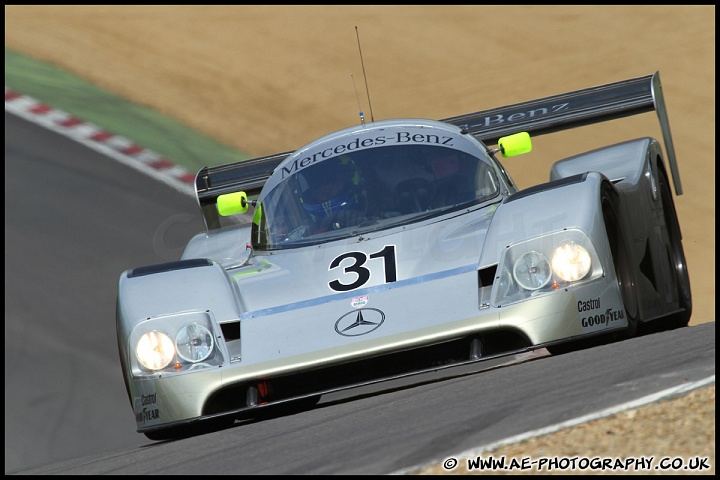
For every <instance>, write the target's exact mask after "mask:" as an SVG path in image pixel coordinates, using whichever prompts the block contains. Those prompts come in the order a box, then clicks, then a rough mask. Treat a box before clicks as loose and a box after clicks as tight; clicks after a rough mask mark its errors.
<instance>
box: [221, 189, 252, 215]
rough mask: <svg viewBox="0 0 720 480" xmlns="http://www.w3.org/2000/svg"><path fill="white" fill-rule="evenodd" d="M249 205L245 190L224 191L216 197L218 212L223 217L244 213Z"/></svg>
mask: <svg viewBox="0 0 720 480" xmlns="http://www.w3.org/2000/svg"><path fill="white" fill-rule="evenodd" d="M249 207H250V202H248V198H247V194H246V193H245V192H233V193H225V194H223V195H218V197H217V209H218V213H219V214H220V215H222V216H223V217H227V216H230V215H237V214H238V213H245V212H247V211H248V208H249Z"/></svg>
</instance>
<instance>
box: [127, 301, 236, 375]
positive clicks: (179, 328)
mask: <svg viewBox="0 0 720 480" xmlns="http://www.w3.org/2000/svg"><path fill="white" fill-rule="evenodd" d="M221 339H222V331H221V329H220V326H219V325H218V324H217V322H216V321H215V319H214V317H213V314H212V312H210V310H205V311H191V312H179V313H172V314H169V315H160V316H157V317H147V318H146V319H145V320H143V321H141V322H139V323H138V324H137V325H135V327H134V328H133V330H132V331H131V332H130V337H129V338H128V344H129V345H131V348H133V350H134V352H135V356H134V358H131V359H130V360H131V362H132V364H131V367H130V368H131V371H132V373H133V375H134V376H136V377H143V376H155V375H158V374H163V375H175V374H182V373H186V372H190V371H195V372H197V371H199V370H202V369H205V368H214V367H218V366H220V365H222V364H223V363H224V362H225V359H226V358H227V348H226V346H225V343H224V342H223V341H222V340H221Z"/></svg>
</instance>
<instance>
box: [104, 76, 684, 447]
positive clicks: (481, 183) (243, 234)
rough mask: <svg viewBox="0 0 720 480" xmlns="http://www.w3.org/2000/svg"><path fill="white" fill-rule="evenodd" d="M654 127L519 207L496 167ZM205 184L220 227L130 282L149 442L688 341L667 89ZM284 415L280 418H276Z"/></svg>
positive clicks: (642, 88) (319, 152)
mask: <svg viewBox="0 0 720 480" xmlns="http://www.w3.org/2000/svg"><path fill="white" fill-rule="evenodd" d="M652 111H656V112H657V115H658V118H659V121H660V125H661V127H662V134H663V139H664V144H665V152H666V153H667V159H665V158H664V155H663V149H662V147H661V144H660V143H659V142H658V140H656V139H653V138H649V137H642V138H637V139H633V140H628V141H626V142H623V143H619V144H615V145H609V146H607V147H603V148H600V149H597V150H593V151H590V152H587V153H583V154H581V155H575V156H572V157H570V158H566V159H563V160H559V161H557V162H556V163H554V164H553V166H552V168H551V171H550V176H549V181H548V182H547V183H543V184H540V185H535V186H533V187H530V188H527V189H525V190H518V188H517V187H516V185H515V184H514V183H513V181H512V179H511V178H510V176H509V175H508V173H507V172H506V171H505V169H504V168H503V165H502V164H501V163H500V161H499V160H498V157H499V156H500V157H512V156H515V155H519V154H522V153H525V152H527V151H529V150H530V149H531V148H532V146H531V140H530V134H532V135H542V134H549V133H552V132H555V131H558V130H561V129H567V128H572V127H577V126H581V125H588V124H591V123H595V122H602V121H606V120H611V119H615V118H619V117H623V116H628V115H634V114H639V113H646V112H652ZM361 120H362V121H361V124H360V125H358V126H354V127H351V128H346V129H343V130H340V131H338V132H335V133H331V134H329V135H327V136H324V137H322V138H320V139H318V140H315V141H313V142H312V143H309V144H308V145H305V146H304V147H302V148H300V149H299V150H297V151H294V152H285V153H280V154H277V155H271V156H267V157H261V158H256V159H253V160H249V161H243V162H238V163H233V164H229V165H223V166H217V167H205V168H203V169H202V170H200V172H199V173H198V175H197V177H196V182H195V186H196V193H197V200H198V203H199V206H200V209H201V211H202V215H203V217H204V220H205V223H206V226H207V231H205V232H202V233H199V234H198V235H196V236H195V237H194V238H192V239H191V241H190V242H189V244H188V245H187V247H186V249H185V251H184V253H183V255H182V258H181V259H180V260H178V261H174V262H170V263H163V264H157V265H150V266H143V267H138V268H133V269H131V270H127V271H125V272H123V273H122V275H121V276H120V280H119V285H118V298H117V335H118V345H119V353H120V363H121V365H122V371H123V375H124V379H125V384H126V386H127V392H128V396H129V399H130V403H131V406H132V408H133V411H134V413H135V415H136V420H137V430H138V432H142V433H144V434H145V435H146V436H147V437H148V438H151V439H163V438H172V437H181V436H186V435H192V434H196V433H198V432H202V431H207V430H206V429H207V428H211V429H215V428H218V427H219V426H221V425H223V424H225V423H231V422H233V421H234V420H235V419H236V418H238V417H242V416H252V415H256V414H260V413H261V412H265V413H267V412H268V411H272V408H275V407H278V406H290V405H294V406H298V405H302V406H303V408H307V406H308V405H312V404H313V403H315V402H317V401H318V400H319V398H320V396H321V395H323V394H326V393H328V392H335V391H338V390H342V389H347V388H351V387H356V386H359V385H367V384H370V383H374V382H379V381H383V380H387V379H393V378H398V377H406V376H410V375H412V374H416V373H421V372H429V371H434V370H437V369H440V368H449V367H453V366H457V365H464V364H468V363H470V362H481V361H484V360H487V359H491V358H497V357H498V356H504V355H511V354H518V353H521V352H525V351H529V350H533V349H538V348H541V347H544V348H547V349H548V350H549V351H550V352H551V353H553V354H556V353H562V352H566V351H569V350H572V349H576V348H579V347H582V346H586V345H587V342H588V341H607V340H608V339H609V340H617V339H621V338H627V337H631V336H633V335H635V334H636V332H637V331H638V328H643V327H644V326H646V325H649V324H650V322H653V323H658V322H659V323H662V324H664V325H665V328H676V327H681V326H685V325H687V324H688V321H689V319H690V313H691V310H692V300H691V292H690V284H689V279H688V272H687V266H686V262H685V256H684V252H683V246H682V243H681V233H680V227H679V223H678V218H677V216H676V212H675V207H674V200H673V195H672V193H671V188H670V181H671V179H672V180H673V182H674V188H675V192H676V194H678V195H680V194H682V188H681V184H680V179H679V175H678V169H677V163H676V160H675V153H674V147H673V143H672V137H671V134H670V127H669V122H668V118H667V113H666V108H665V104H664V101H663V95H662V90H661V84H660V79H659V74H658V73H657V72H656V73H655V74H652V75H647V76H644V77H639V78H634V79H629V80H624V81H620V82H617V83H612V84H608V85H602V86H599V87H594V88H587V89H583V90H579V91H575V92H569V93H565V94H561V95H557V96H553V97H547V98H542V99H538V100H533V101H530V102H526V103H521V104H515V105H510V106H505V107H501V108H497V109H492V110H488V111H482V112H476V113H473V114H469V115H464V116H460V117H454V118H449V119H445V120H442V121H434V120H424V119H397V120H383V121H371V122H368V123H367V124H366V123H365V121H364V119H363V118H362V117H361ZM268 407H269V408H268Z"/></svg>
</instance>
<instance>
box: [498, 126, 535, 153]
mask: <svg viewBox="0 0 720 480" xmlns="http://www.w3.org/2000/svg"><path fill="white" fill-rule="evenodd" d="M498 146H499V147H500V148H499V151H500V153H501V154H502V156H503V157H505V158H509V157H515V156H517V155H522V154H523V153H527V152H529V151H531V150H532V140H530V134H529V133H528V132H520V133H515V134H513V135H508V136H507V137H502V138H501V139H499V140H498Z"/></svg>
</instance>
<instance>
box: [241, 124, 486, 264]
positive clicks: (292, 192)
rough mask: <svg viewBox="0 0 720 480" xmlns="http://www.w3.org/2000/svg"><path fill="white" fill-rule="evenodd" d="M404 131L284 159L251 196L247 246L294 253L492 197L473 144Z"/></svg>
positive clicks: (442, 135) (347, 139)
mask: <svg viewBox="0 0 720 480" xmlns="http://www.w3.org/2000/svg"><path fill="white" fill-rule="evenodd" d="M407 130H408V129H405V130H402V131H400V130H398V131H390V130H388V131H381V132H382V133H383V134H384V135H385V136H384V137H381V136H373V137H368V138H365V137H357V136H356V137H355V138H354V139H353V138H352V137H343V138H341V139H340V140H341V141H344V142H345V143H342V142H341V143H340V144H338V143H337V142H338V139H335V143H334V144H333V145H331V146H329V147H328V145H320V147H321V148H317V149H312V148H310V149H307V150H304V151H303V152H298V153H297V154H295V155H293V156H291V157H289V158H288V159H287V161H286V162H284V163H283V164H282V165H280V166H279V167H278V168H277V169H276V170H275V172H274V173H273V175H272V176H271V178H270V179H269V180H268V182H267V184H266V185H265V188H264V189H263V192H262V193H261V195H260V196H259V197H258V201H257V206H256V209H255V215H254V219H253V225H252V243H253V248H255V249H258V250H279V249H285V248H295V247H299V246H305V245H312V244H316V243H320V242H324V241H327V240H329V239H338V238H345V237H351V236H355V235H360V234H363V233H367V232H370V231H376V230H384V229H387V228H391V227H395V226H398V225H403V224H408V223H411V222H416V221H418V220H422V219H425V218H431V217H434V216H438V215H443V214H445V213H448V212H451V211H456V210H460V209H463V208H467V207H469V206H472V205H476V204H478V203H481V202H485V201H488V200H490V199H492V198H494V197H496V196H498V195H499V192H500V190H499V182H498V177H497V174H496V170H495V168H494V166H493V163H492V160H491V159H490V157H489V156H488V154H487V152H486V151H485V149H484V147H483V146H482V145H481V144H479V143H478V142H476V141H475V140H474V139H468V138H467V136H463V135H461V134H455V135H451V134H450V133H449V132H447V131H442V132H437V133H435V132H433V133H432V134H428V130H432V129H427V128H425V129H422V128H417V129H415V131H421V132H422V133H413V132H412V131H407ZM363 138H364V140H363ZM404 139H407V141H398V140H404ZM393 140H395V141H393ZM363 145H367V148H362V146H363ZM353 146H356V148H351V147H353ZM313 152H316V153H313Z"/></svg>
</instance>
